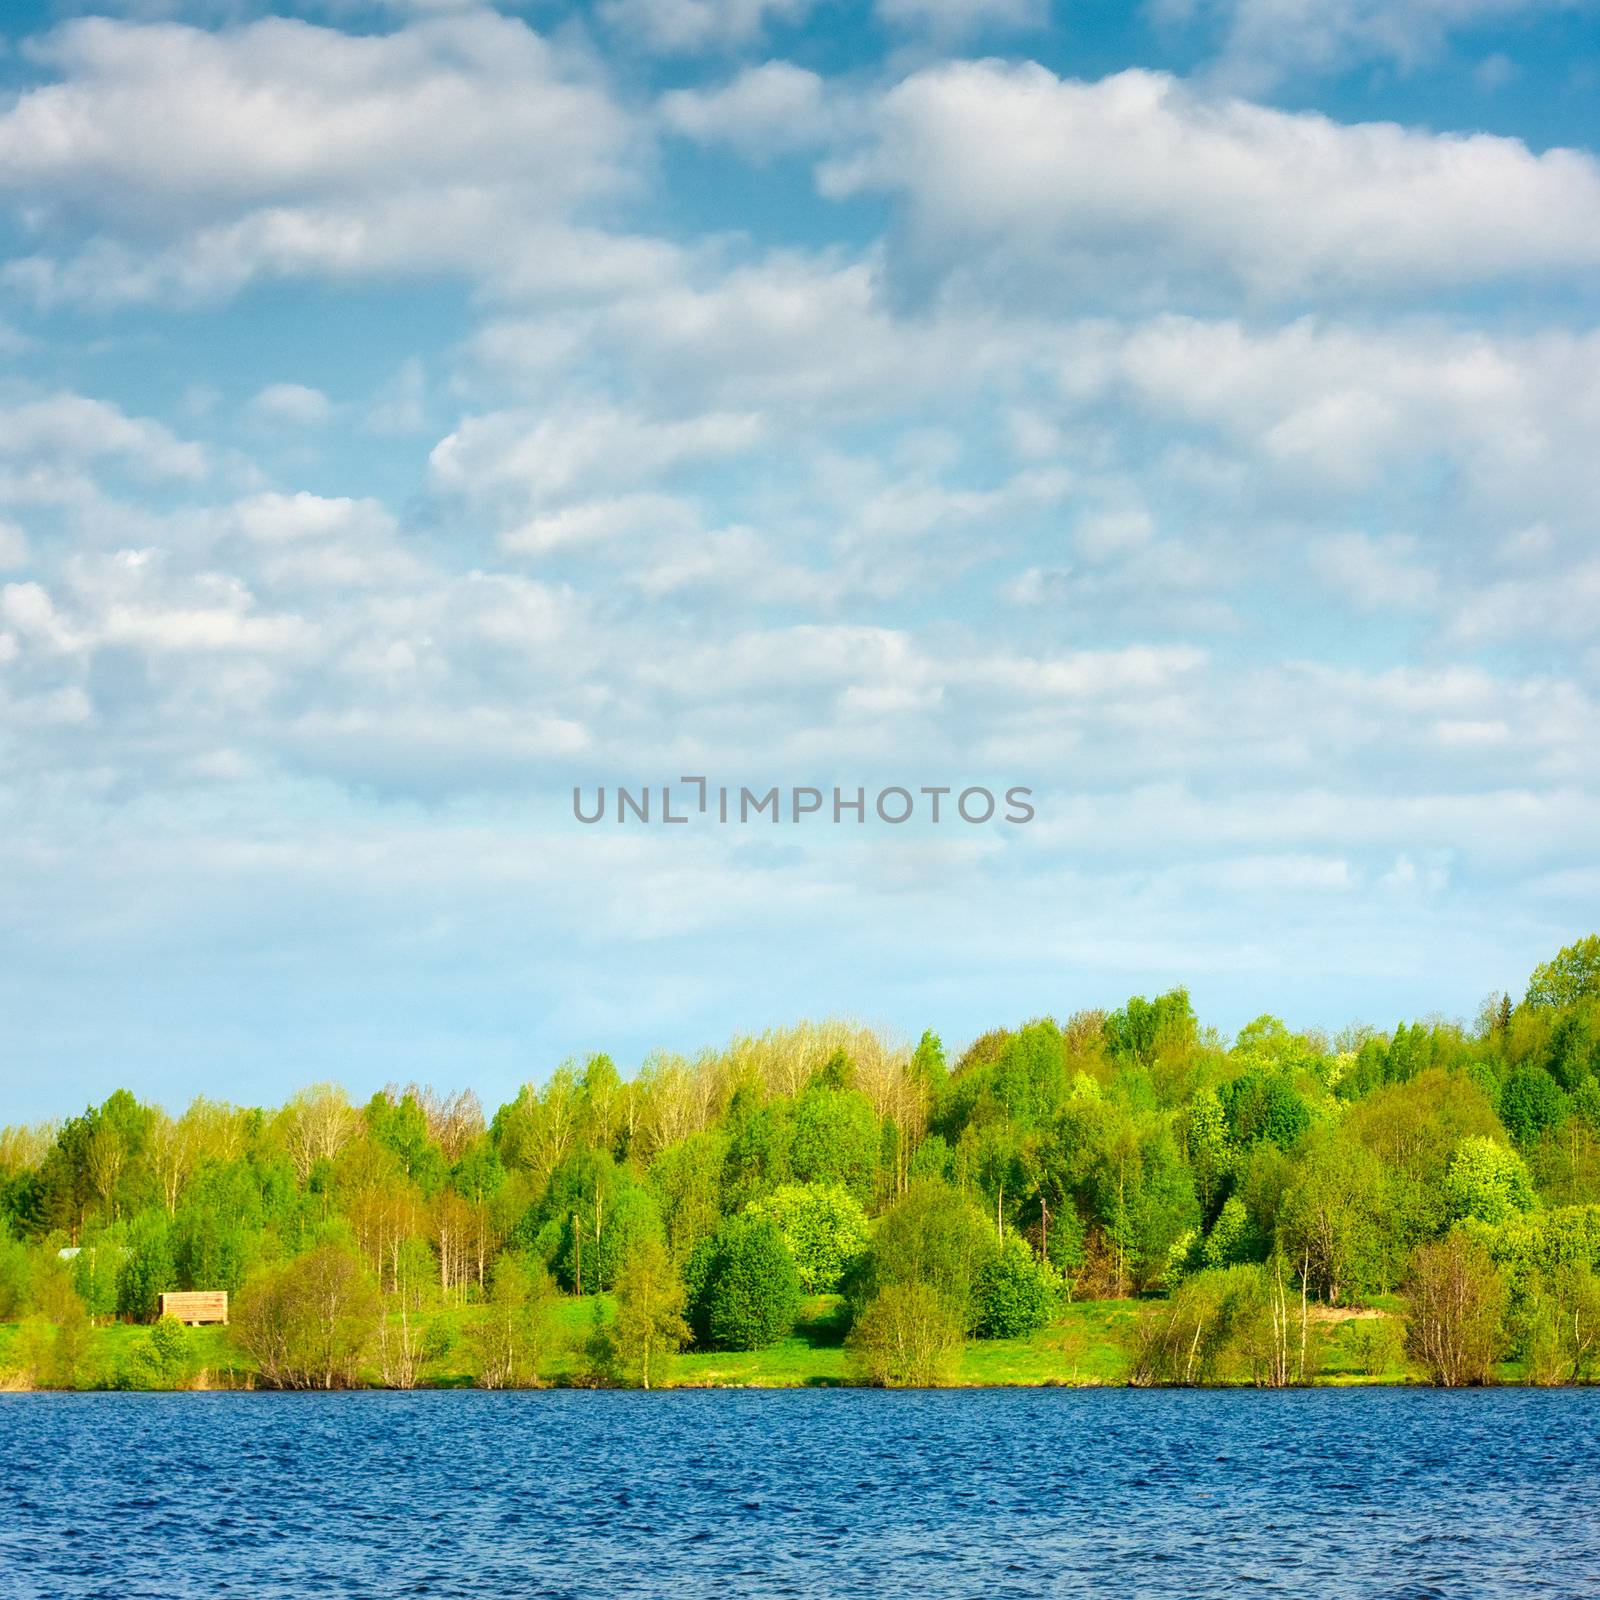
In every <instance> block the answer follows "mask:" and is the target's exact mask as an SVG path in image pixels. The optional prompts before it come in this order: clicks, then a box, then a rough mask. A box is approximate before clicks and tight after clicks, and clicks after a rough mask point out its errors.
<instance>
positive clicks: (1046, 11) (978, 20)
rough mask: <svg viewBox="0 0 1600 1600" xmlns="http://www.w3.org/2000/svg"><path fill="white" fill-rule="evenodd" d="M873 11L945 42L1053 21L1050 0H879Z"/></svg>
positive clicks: (890, 21)
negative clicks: (1051, 19)
mask: <svg viewBox="0 0 1600 1600" xmlns="http://www.w3.org/2000/svg"><path fill="white" fill-rule="evenodd" d="M873 11H874V12H875V13H876V15H877V17H878V18H879V20H880V21H882V22H885V23H887V24H888V25H889V26H890V27H891V28H898V29H900V30H902V31H904V32H907V33H916V34H920V35H923V36H925V37H927V38H929V39H931V40H933V41H935V42H936V43H939V44H942V45H955V44H959V43H960V42H961V41H962V40H965V39H971V38H973V37H975V36H976V35H978V34H982V33H987V32H991V31H998V32H1006V33H1014V32H1017V31H1020V30H1025V29H1029V28H1041V27H1043V26H1044V25H1045V24H1046V23H1047V22H1048V21H1049V20H1050V4H1049V0H875V4H874V6H873Z"/></svg>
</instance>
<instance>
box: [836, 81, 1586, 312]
mask: <svg viewBox="0 0 1600 1600" xmlns="http://www.w3.org/2000/svg"><path fill="white" fill-rule="evenodd" d="M821 182H822V185H823V189H824V192H825V193H828V194H832V195H837V196H851V195H859V194H873V193H885V194H888V195H890V196H892V197H894V198H895V199H896V200H897V201H898V202H899V204H900V206H901V208H902V212H903V217H904V223H903V231H902V236H901V241H900V243H901V248H902V250H903V251H905V252H906V254H907V256H908V257H909V260H910V263H911V265H912V266H914V267H915V268H917V269H918V270H920V271H922V272H925V273H927V272H931V273H935V274H937V275H938V276H939V278H941V279H943V280H949V281H951V282H953V283H955V284H957V285H960V286H962V287H963V288H964V289H965V290H966V291H967V292H968V293H970V294H973V295H979V294H988V295H994V294H997V293H998V294H1000V295H1003V296H1004V295H1008V294H1011V293H1013V292H1015V290H1016V289H1017V286H1018V284H1019V282H1020V283H1023V284H1026V285H1027V286H1028V287H1029V289H1030V291H1031V292H1034V293H1036V294H1037V293H1044V292H1050V293H1054V294H1055V295H1057V296H1059V295H1061V294H1063V293H1065V294H1077V295H1081V294H1082V293H1083V292H1084V291H1085V290H1086V289H1087V290H1088V291H1089V292H1091V293H1095V292H1098V293H1100V294H1102V295H1103V294H1105V293H1107V292H1108V289H1110V288H1112V287H1114V286H1115V285H1116V284H1117V283H1118V282H1119V281H1121V282H1123V283H1125V284H1132V285H1134V286H1139V285H1143V286H1146V287H1149V286H1151V285H1153V284H1154V285H1159V286H1161V287H1162V288H1163V290H1164V292H1166V293H1168V294H1169V295H1170V294H1182V293H1184V292H1189V293H1193V292H1194V290H1195V286H1196V285H1197V284H1198V285H1205V284H1208V283H1209V284H1212V285H1216V284H1221V285H1224V286H1226V288H1227V289H1228V290H1229V291H1230V292H1234V293H1237V292H1239V291H1243V292H1245V293H1247V294H1249V295H1251V296H1253V297H1258V298H1260V299H1262V300H1265V301H1277V300H1283V299H1289V300H1293V299H1295V298H1297V297H1303V296H1307V295H1320V296H1334V297H1339V296H1347V295H1377V296H1384V297H1399V298H1407V297H1415V296H1417V295H1419V294H1422V293H1425V292H1429V291H1432V292H1439V291H1448V290H1452V289H1456V288H1460V287H1463V286H1468V285H1472V284H1475V283H1483V282H1489V281H1493V280H1496V279H1502V278H1506V277H1513V278H1527V277H1530V276H1531V277H1535V278H1559V277H1566V278H1569V279H1570V278H1575V277H1580V276H1582V275H1584V274H1586V273H1591V272H1592V271H1593V270H1594V268H1595V266H1596V264H1597V263H1600V165H1597V163H1596V162H1595V160H1594V158H1593V157H1592V156H1590V155H1588V154H1585V153H1582V152H1579V151H1574V150H1561V149H1555V150H1549V151H1546V152H1544V153H1543V154H1535V153H1534V152H1533V151H1531V150H1529V149H1528V147H1527V146H1526V145H1524V144H1522V143H1521V142H1520V141H1518V140H1515V139H1507V138H1499V137H1491V136H1489V135H1486V134H1473V135H1453V134H1451V135H1445V134H1432V133H1425V132H1420V131H1417V130H1414V129H1408V128H1402V127H1399V126H1397V125H1395V124H1391V123H1365V124H1356V125H1344V124H1340V123H1336V122H1333V121H1331V120H1330V119H1328V118H1326V117H1323V116H1320V115H1316V114H1312V113H1303V112H1286V111H1279V110H1275V109H1273V108H1270V107H1267V106H1262V105H1256V104H1252V103H1251V102H1249V101H1246V100H1241V99H1237V98H1229V97H1220V98H1213V97H1209V96H1206V95H1204V94H1201V93H1198V92H1197V91H1195V90H1194V89H1192V88H1191V87H1189V86H1187V85H1185V84H1183V83H1181V82H1179V81H1178V80H1177V79H1175V78H1172V77H1170V76H1168V75H1166V74H1164V73H1157V72H1147V71H1142V70H1130V71H1126V72H1121V73H1118V74H1116V75H1115V76H1112V77H1109V78H1104V79H1102V80H1100V81H1099V82H1096V83H1083V82H1077V81H1073V80H1070V79H1062V78H1058V77H1057V76H1056V75H1055V74H1054V73H1052V72H1050V71H1048V70H1047V69H1046V68H1044V67H1041V66H1038V65H1036V64H1032V63H1028V64H1023V65H1008V64H1004V63H1001V62H996V61H977V62H958V63H951V64H947V65H941V66H937V67H931V68H928V69H926V70H924V71H921V72H917V73H914V74H913V75H912V76H910V77H909V78H907V79H905V80H904V81H903V82H901V83H899V84H896V85H895V86H894V87H893V88H891V89H890V90H888V92H887V93H886V94H885V95H884V97H883V100H882V103H881V106H880V108H879V110H878V113H877V119H876V129H875V134H874V137H873V138H872V139H871V140H870V141H869V142H868V144H867V145H866V146H865V147H864V148H863V149H862V150H860V151H859V152H858V153H855V154H852V155H848V156H841V157H838V158H836V159H833V160H831V161H829V162H827V163H825V164H824V165H823V167H822V169H821Z"/></svg>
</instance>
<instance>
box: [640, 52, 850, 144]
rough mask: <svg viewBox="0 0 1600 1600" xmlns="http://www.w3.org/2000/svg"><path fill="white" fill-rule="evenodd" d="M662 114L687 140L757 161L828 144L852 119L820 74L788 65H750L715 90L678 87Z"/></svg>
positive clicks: (667, 98) (666, 97)
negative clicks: (722, 147) (721, 147)
mask: <svg viewBox="0 0 1600 1600" xmlns="http://www.w3.org/2000/svg"><path fill="white" fill-rule="evenodd" d="M660 111H661V120H662V121H663V122H664V123H665V124H666V126H667V127H668V128H670V129H671V130H672V131H673V132H674V133H677V134H680V135H681V136H682V137H684V138H686V139H692V140H694V141H695V142H696V143H697V144H707V145H711V144H723V145H728V146H730V147H731V148H733V149H735V150H738V151H740V152H741V153H742V154H744V155H747V156H754V157H761V156H767V155H775V154H778V153H780V152H784V151H790V150H804V149H808V148H810V147H812V146H815V145H820V144H825V143H827V142H828V141H829V140H830V139H831V138H834V137H836V136H837V134H838V133H839V131H840V129H841V126H842V123H843V121H844V118H845V116H847V115H848V112H847V111H846V110H845V109H844V108H843V107H841V106H840V104H839V103H838V102H837V100H836V99H835V97H834V95H833V94H831V93H830V91H829V89H828V86H827V85H826V84H825V83H824V82H823V80H822V79H821V78H820V77H819V76H818V75H817V74H816V73H814V72H808V71H807V70H806V69H805V68H804V67H796V66H793V65H791V64H790V63H789V62H787V61H769V62H767V63H766V64H765V65H764V66H759V67H746V68H745V69H744V70H743V71H742V72H740V73H739V74H738V75H737V76H736V77H734V78H731V79H730V80H729V81H728V82H727V83H724V84H722V85H720V86H719V87H717V88H715V89H674V90H672V91H671V92H670V93H668V94H664V95H663V96H662V97H661V106H660Z"/></svg>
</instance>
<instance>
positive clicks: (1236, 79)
mask: <svg viewBox="0 0 1600 1600" xmlns="http://www.w3.org/2000/svg"><path fill="white" fill-rule="evenodd" d="M1589 3H1590V0H1157V4H1156V5H1155V7H1154V9H1155V11H1156V14H1157V16H1158V17H1161V18H1163V19H1166V20H1169V21H1177V22H1182V21H1188V20H1192V19H1195V18H1199V19H1201V20H1203V21H1205V22H1206V23H1208V24H1211V25H1212V26H1214V27H1215V28H1217V29H1218V30H1219V31H1220V34H1221V40H1220V52H1219V59H1218V61H1217V62H1216V64H1215V67H1214V71H1215V72H1216V73H1217V74H1218V75H1219V76H1222V77H1224V78H1226V79H1227V80H1229V81H1231V82H1233V83H1236V84H1241V85H1244V86H1248V87H1252V88H1269V87H1271V86H1272V85H1273V84H1274V83H1276V82H1278V81H1279V80H1280V79H1281V78H1283V77H1284V76H1286V75H1288V74H1290V73H1295V72H1315V73H1331V72H1340V71H1344V70H1346V69H1348V68H1350V67H1353V66H1356V65H1359V64H1360V63H1362V62H1367V61H1374V60H1377V61H1389V62H1393V63H1394V64H1395V65H1396V66H1398V67H1400V68H1401V69H1402V70H1410V69H1414V68H1417V67H1420V66H1423V65H1425V64H1427V63H1428V62H1431V61H1434V60H1436V59H1437V58H1438V57H1439V56H1441V55H1442V54H1443V53H1444V51H1445V49H1446V47H1447V45H1448V43H1449V41H1450V38H1451V36H1452V35H1455V34H1462V33H1469V32H1470V31H1471V30H1473V29H1474V28H1484V27H1493V26H1496V25H1503V24H1505V23H1507V22H1513V21H1518V20H1522V19H1525V18H1531V17H1536V16H1538V15H1539V14H1540V13H1541V12H1553V11H1572V10H1581V9H1583V8H1584V7H1585V6H1586V5H1588V4H1589ZM1491 59H1493V58H1491Z"/></svg>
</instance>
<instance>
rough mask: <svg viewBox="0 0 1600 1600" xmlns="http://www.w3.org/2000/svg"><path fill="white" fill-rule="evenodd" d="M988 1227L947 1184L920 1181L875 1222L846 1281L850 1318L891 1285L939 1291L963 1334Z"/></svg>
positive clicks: (974, 1303)
mask: <svg viewBox="0 0 1600 1600" xmlns="http://www.w3.org/2000/svg"><path fill="white" fill-rule="evenodd" d="M995 1248H996V1247H995V1238H994V1233H993V1230H992V1229H991V1228H990V1225H989V1223H988V1222H987V1220H986V1219H985V1218H983V1217H981V1216H980V1215H979V1214H978V1213H977V1212H976V1211H975V1210H974V1209H973V1208H972V1206H971V1205H970V1204H968V1202H967V1201H966V1200H965V1199H963V1198H962V1196H961V1195H960V1194H959V1193H957V1192H956V1190H954V1189H952V1188H951V1187H950V1186H949V1185H948V1184H945V1183H941V1182H940V1181H939V1180H938V1179H936V1178H919V1179H917V1180H916V1181H915V1182H914V1183H913V1184H912V1185H911V1187H910V1189H909V1190H907V1192H906V1193H905V1194H904V1195H903V1196H902V1197H901V1199H900V1200H899V1201H898V1202H897V1203H896V1204H895V1205H893V1206H891V1207H890V1209H889V1210H888V1211H886V1212H885V1213H884V1214H883V1216H882V1217H880V1218H879V1219H878V1225H877V1228H876V1230H875V1231H874V1233H873V1235H872V1242H871V1244H870V1245H869V1246H868V1248H867V1251H866V1253H865V1254H864V1255H863V1256H862V1257H861V1258H860V1259H859V1260H858V1261H857V1263H856V1265H855V1266H854V1267H853V1268H852V1269H851V1271H850V1272H849V1273H847V1274H846V1276H845V1281H844V1292H845V1298H846V1299H847V1300H848V1301H849V1302H850V1310H851V1314H852V1316H853V1317H860V1316H861V1315H863V1314H864V1313H865V1311H866V1309H867V1307H868V1306H870V1305H871V1304H872V1302H873V1301H874V1300H875V1299H876V1298H877V1297H878V1295H879V1294H880V1293H881V1292H882V1291H883V1290H884V1289H886V1288H888V1287H889V1285H890V1284H896V1283H900V1284H905V1283H920V1284H927V1285H928V1286H929V1287H931V1288H933V1289H935V1290H937V1291H938V1293H939V1294H940V1295H941V1296H942V1297H943V1299H944V1302H945V1304H946V1305H947V1306H948V1307H949V1308H950V1309H951V1310H952V1311H953V1312H954V1313H955V1314H956V1316H957V1317H958V1318H959V1320H960V1325H961V1329H962V1331H963V1332H964V1333H965V1332H967V1331H970V1330H971V1329H973V1328H975V1327H976V1326H977V1324H978V1317H979V1306H978V1280H979V1277H980V1276H981V1274H982V1272H983V1269H984V1267H985V1266H986V1265H987V1264H988V1261H989V1258H990V1257H991V1256H992V1255H993V1254H994V1252H995Z"/></svg>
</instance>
